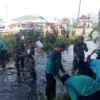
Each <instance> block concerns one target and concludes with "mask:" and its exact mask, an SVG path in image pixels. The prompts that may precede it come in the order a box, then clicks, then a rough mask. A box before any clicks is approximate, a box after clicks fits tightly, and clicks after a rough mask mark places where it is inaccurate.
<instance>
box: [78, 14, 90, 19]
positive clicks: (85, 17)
mask: <svg viewBox="0 0 100 100" xmlns="http://www.w3.org/2000/svg"><path fill="white" fill-rule="evenodd" d="M79 19H88V17H87V16H85V15H82V16H81V17H80V18H79Z"/></svg>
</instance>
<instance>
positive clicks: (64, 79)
mask: <svg viewBox="0 0 100 100" xmlns="http://www.w3.org/2000/svg"><path fill="white" fill-rule="evenodd" d="M69 77H70V75H68V74H65V75H64V76H62V77H61V82H62V84H63V85H65V82H66V81H67V79H68V78H69Z"/></svg>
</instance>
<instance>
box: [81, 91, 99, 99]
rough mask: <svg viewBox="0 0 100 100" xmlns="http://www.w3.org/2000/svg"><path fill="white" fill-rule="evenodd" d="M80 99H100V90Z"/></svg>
mask: <svg viewBox="0 0 100 100" xmlns="http://www.w3.org/2000/svg"><path fill="white" fill-rule="evenodd" d="M79 100H100V90H99V91H97V92H95V93H93V94H91V95H89V96H84V97H80V99H79Z"/></svg>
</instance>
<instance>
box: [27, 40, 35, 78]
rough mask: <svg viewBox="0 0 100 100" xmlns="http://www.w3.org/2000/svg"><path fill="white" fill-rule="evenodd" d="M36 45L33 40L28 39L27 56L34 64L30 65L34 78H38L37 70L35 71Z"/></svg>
mask: <svg viewBox="0 0 100 100" xmlns="http://www.w3.org/2000/svg"><path fill="white" fill-rule="evenodd" d="M34 54H35V47H34V45H33V41H32V40H28V46H27V49H26V58H28V59H31V60H32V65H31V66H30V69H31V70H30V75H31V76H32V78H34V79H36V71H35V56H34Z"/></svg>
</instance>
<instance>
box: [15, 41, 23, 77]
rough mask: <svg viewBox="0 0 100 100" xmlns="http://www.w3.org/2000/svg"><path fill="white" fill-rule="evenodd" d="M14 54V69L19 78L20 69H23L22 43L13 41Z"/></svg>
mask: <svg viewBox="0 0 100 100" xmlns="http://www.w3.org/2000/svg"><path fill="white" fill-rule="evenodd" d="M14 53H15V67H16V69H17V75H18V77H20V67H21V68H22V69H24V55H23V53H24V46H23V42H22V41H21V40H20V41H17V40H16V41H15V42H14Z"/></svg>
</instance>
